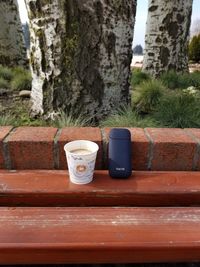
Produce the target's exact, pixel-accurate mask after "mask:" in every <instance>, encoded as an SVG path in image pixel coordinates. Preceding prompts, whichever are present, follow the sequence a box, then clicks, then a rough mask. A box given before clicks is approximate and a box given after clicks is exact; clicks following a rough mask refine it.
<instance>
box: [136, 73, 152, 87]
mask: <svg viewBox="0 0 200 267" xmlns="http://www.w3.org/2000/svg"><path fill="white" fill-rule="evenodd" d="M149 79H150V76H149V74H147V73H145V72H142V71H141V69H134V70H133V71H132V74H131V86H132V87H133V88H134V87H135V86H136V85H139V84H141V83H142V82H143V81H147V80H149Z"/></svg>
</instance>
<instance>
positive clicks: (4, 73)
mask: <svg viewBox="0 0 200 267" xmlns="http://www.w3.org/2000/svg"><path fill="white" fill-rule="evenodd" d="M0 78H3V79H4V80H7V81H11V80H12V78H13V73H12V70H11V69H9V68H7V67H3V66H1V65H0Z"/></svg>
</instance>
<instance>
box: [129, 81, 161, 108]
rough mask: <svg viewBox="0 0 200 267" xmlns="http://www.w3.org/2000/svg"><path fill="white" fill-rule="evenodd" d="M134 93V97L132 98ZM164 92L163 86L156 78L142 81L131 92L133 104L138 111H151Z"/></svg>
mask: <svg viewBox="0 0 200 267" xmlns="http://www.w3.org/2000/svg"><path fill="white" fill-rule="evenodd" d="M134 93H136V97H135V98H134ZM163 93H164V86H163V84H162V83H161V82H160V81H158V80H151V81H147V82H143V83H142V84H141V85H140V86H138V87H137V89H136V91H135V92H133V106H135V108H136V110H137V112H139V113H150V112H152V111H153V110H154V109H155V107H156V106H157V104H158V103H159V101H160V98H161V97H162V95H163Z"/></svg>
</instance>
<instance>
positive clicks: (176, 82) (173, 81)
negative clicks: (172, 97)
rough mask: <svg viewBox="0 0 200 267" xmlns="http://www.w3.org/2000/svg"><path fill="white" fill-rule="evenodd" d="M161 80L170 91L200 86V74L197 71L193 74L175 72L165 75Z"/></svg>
mask: <svg viewBox="0 0 200 267" xmlns="http://www.w3.org/2000/svg"><path fill="white" fill-rule="evenodd" d="M160 80H161V81H162V82H163V84H164V85H165V86H166V87H168V88H169V89H178V88H182V89H185V88H187V87H190V86H194V87H199V86H200V72H198V71H196V72H193V73H184V74H181V73H176V72H174V71H173V70H171V71H169V72H167V73H164V74H163V75H162V76H161V77H160Z"/></svg>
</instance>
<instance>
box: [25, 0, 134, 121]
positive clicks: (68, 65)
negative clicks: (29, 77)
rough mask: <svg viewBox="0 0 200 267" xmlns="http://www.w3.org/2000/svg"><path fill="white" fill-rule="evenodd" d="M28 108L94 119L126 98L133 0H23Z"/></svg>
mask: <svg viewBox="0 0 200 267" xmlns="http://www.w3.org/2000/svg"><path fill="white" fill-rule="evenodd" d="M26 3H27V7H28V14H29V18H30V20H31V22H30V32H31V65H32V73H33V84H32V101H33V106H32V111H33V114H38V113H48V112H52V111H57V110H58V109H60V110H63V111H65V112H70V111H72V112H73V113H75V114H80V113H81V114H82V115H83V116H87V117H88V116H89V117H90V118H93V120H94V121H99V120H100V119H101V118H103V117H105V116H107V115H108V114H109V113H110V112H111V111H112V110H113V109H116V108H117V107H119V106H120V105H121V104H127V103H128V102H129V75H130V63H131V58H132V39H133V28H134V21H135V10H136V0H133V1H129V0H118V1H116V0H110V1H107V0H81V1H80V0H54V1H53V0H49V1H44V0H43V1H39V0H26Z"/></svg>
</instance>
